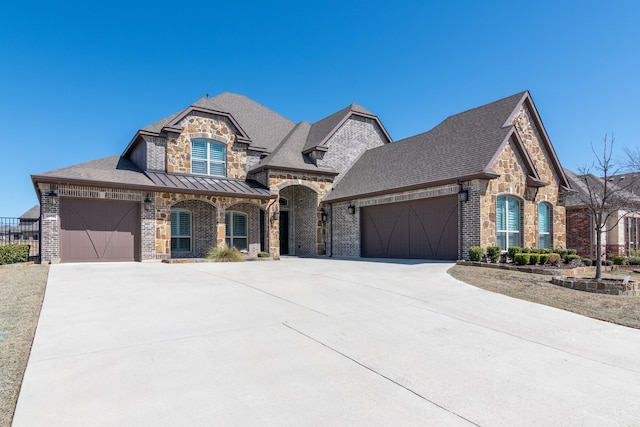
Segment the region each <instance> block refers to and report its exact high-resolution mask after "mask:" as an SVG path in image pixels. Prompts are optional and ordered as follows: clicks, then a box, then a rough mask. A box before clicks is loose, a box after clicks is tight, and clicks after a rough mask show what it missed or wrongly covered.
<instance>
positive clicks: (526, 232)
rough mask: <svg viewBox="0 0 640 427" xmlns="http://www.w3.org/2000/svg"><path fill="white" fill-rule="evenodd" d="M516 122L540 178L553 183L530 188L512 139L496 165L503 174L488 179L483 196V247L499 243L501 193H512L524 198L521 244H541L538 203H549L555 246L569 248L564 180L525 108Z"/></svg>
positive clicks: (481, 241)
mask: <svg viewBox="0 0 640 427" xmlns="http://www.w3.org/2000/svg"><path fill="white" fill-rule="evenodd" d="M513 123H514V125H515V127H516V129H517V130H518V133H519V134H520V137H521V139H522V141H523V143H524V145H525V148H526V150H527V152H528V153H529V157H530V158H531V160H532V162H533V164H534V167H535V168H536V170H537V172H538V175H539V176H540V179H541V180H542V181H545V182H548V183H549V185H547V186H544V187H540V188H538V191H537V195H536V194H535V188H532V187H527V184H526V176H527V172H526V169H525V163H524V161H523V159H522V157H521V156H520V154H519V153H518V151H517V150H516V149H515V147H514V146H513V142H511V141H510V142H509V143H508V144H507V145H506V146H505V148H504V150H503V152H502V153H500V154H499V156H498V158H497V159H496V162H495V163H494V165H493V167H492V168H493V170H494V171H496V172H497V173H498V174H500V177H499V178H497V179H492V180H489V181H487V186H486V190H484V192H483V193H482V196H481V222H482V228H481V239H480V246H483V247H486V246H493V245H495V244H496V200H497V196H501V195H511V196H514V197H516V198H518V199H519V200H520V201H521V206H522V209H523V210H522V215H521V221H522V226H521V227H522V236H521V245H523V246H527V247H537V246H538V240H539V236H538V204H539V203H541V202H547V203H549V204H550V205H551V206H552V215H553V246H554V247H565V246H566V244H567V243H566V242H567V236H566V223H565V218H566V214H565V208H564V207H563V206H560V205H559V204H558V203H559V187H560V185H559V182H560V181H559V178H558V176H557V174H556V173H555V171H554V169H553V167H552V163H551V160H550V159H551V157H550V154H549V153H548V152H547V150H546V149H545V148H544V146H543V145H542V144H541V140H542V139H541V137H540V134H539V132H538V130H537V129H535V127H534V126H533V125H532V121H531V117H530V114H529V112H528V111H527V110H526V109H525V108H524V107H523V108H522V109H521V110H520V111H519V112H518V113H517V114H516V116H515V118H514V122H513ZM534 197H535V198H534ZM503 249H506V248H503Z"/></svg>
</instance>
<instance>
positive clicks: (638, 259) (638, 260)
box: [629, 256, 640, 265]
mask: <svg viewBox="0 0 640 427" xmlns="http://www.w3.org/2000/svg"><path fill="white" fill-rule="evenodd" d="M629 265H640V256H632V257H631V258H629Z"/></svg>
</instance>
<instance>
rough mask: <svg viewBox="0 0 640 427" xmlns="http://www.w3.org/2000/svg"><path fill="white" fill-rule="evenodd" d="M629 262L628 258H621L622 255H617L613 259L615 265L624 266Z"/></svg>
mask: <svg viewBox="0 0 640 427" xmlns="http://www.w3.org/2000/svg"><path fill="white" fill-rule="evenodd" d="M626 261H627V258H625V257H623V256H621V255H616V256H614V257H613V263H614V264H615V265H624V264H625V263H626Z"/></svg>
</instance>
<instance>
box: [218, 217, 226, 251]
mask: <svg viewBox="0 0 640 427" xmlns="http://www.w3.org/2000/svg"><path fill="white" fill-rule="evenodd" d="M225 214H226V210H224V209H222V208H220V209H217V217H216V218H217V219H216V222H217V224H216V247H217V248H221V247H222V246H224V245H225V236H226V235H227V223H226V222H225Z"/></svg>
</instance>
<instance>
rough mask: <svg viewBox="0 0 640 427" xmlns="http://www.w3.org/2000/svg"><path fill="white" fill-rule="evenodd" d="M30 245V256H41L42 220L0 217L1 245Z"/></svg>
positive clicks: (33, 257)
mask: <svg viewBox="0 0 640 427" xmlns="http://www.w3.org/2000/svg"><path fill="white" fill-rule="evenodd" d="M13 244H21V245H29V258H30V259H36V258H37V257H39V256H40V221H39V220H32V219H28V220H26V219H20V218H7V217H0V246H2V245H13Z"/></svg>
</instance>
